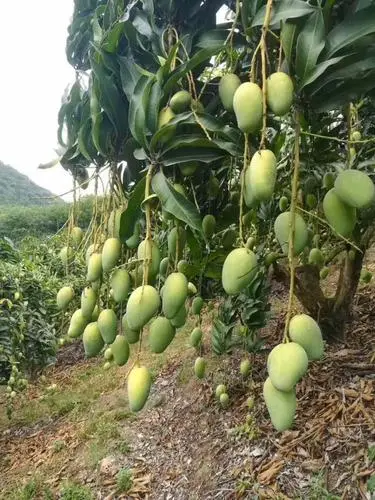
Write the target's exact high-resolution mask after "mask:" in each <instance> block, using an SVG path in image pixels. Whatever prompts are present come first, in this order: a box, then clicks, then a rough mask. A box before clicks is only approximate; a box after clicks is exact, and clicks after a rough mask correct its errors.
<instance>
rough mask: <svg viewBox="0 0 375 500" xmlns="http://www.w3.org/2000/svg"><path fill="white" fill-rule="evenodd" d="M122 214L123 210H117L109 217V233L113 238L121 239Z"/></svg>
mask: <svg viewBox="0 0 375 500" xmlns="http://www.w3.org/2000/svg"><path fill="white" fill-rule="evenodd" d="M121 214H122V208H118V209H117V210H112V212H111V213H110V214H109V217H108V223H107V231H108V235H109V236H110V237H111V238H119V237H120V225H121Z"/></svg>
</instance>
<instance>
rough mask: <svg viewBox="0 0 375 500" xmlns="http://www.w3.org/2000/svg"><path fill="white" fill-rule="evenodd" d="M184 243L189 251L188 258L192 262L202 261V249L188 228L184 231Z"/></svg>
mask: <svg viewBox="0 0 375 500" xmlns="http://www.w3.org/2000/svg"><path fill="white" fill-rule="evenodd" d="M186 242H187V245H188V247H189V250H190V257H191V258H192V260H194V261H197V262H199V261H200V260H201V259H202V247H201V245H200V243H199V241H198V240H197V238H196V237H195V236H194V233H193V231H192V230H191V229H190V228H189V227H188V228H187V231H186Z"/></svg>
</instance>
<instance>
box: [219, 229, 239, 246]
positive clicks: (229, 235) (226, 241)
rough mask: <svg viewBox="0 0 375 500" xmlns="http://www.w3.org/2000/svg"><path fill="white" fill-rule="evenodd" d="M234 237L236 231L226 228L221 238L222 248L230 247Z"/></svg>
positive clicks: (235, 236) (234, 239)
mask: <svg viewBox="0 0 375 500" xmlns="http://www.w3.org/2000/svg"><path fill="white" fill-rule="evenodd" d="M236 238H237V233H236V231H234V229H227V230H226V231H225V232H224V234H223V237H222V238H221V244H222V245H223V248H224V249H225V250H229V249H230V248H232V247H233V245H234V243H235V241H236Z"/></svg>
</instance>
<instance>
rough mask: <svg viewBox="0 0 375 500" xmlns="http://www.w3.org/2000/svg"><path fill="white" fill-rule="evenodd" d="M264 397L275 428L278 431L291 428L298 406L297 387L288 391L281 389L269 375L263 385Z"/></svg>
mask: <svg viewBox="0 0 375 500" xmlns="http://www.w3.org/2000/svg"><path fill="white" fill-rule="evenodd" d="M263 397H264V401H265V402H266V406H267V410H268V413H269V416H270V418H271V422H272V425H273V426H274V427H275V429H276V430H277V431H285V430H287V429H290V428H291V426H292V424H293V422H294V417H295V413H296V407H297V400H296V392H295V389H292V390H291V391H288V392H282V391H279V390H278V389H276V388H275V387H274V386H273V385H272V382H271V379H270V378H269V377H268V378H267V379H266V381H265V382H264V385H263Z"/></svg>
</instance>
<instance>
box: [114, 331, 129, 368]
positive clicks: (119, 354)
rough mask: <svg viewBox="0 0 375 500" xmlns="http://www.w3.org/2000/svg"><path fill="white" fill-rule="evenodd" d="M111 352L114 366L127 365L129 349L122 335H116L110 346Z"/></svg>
mask: <svg viewBox="0 0 375 500" xmlns="http://www.w3.org/2000/svg"><path fill="white" fill-rule="evenodd" d="M111 351H112V354H113V361H114V362H115V363H116V365H118V366H123V365H125V364H126V363H127V361H128V359H129V354H130V349H129V344H128V342H127V340H126V338H125V337H124V335H116V337H115V339H114V341H113V343H112V344H111Z"/></svg>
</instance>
